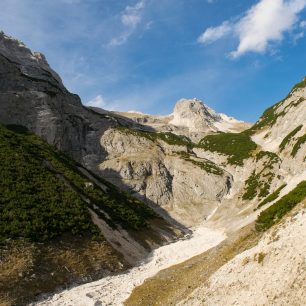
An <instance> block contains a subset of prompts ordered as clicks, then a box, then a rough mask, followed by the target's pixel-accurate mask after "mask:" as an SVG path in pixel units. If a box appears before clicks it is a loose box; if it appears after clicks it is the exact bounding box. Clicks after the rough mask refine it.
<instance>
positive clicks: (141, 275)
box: [36, 226, 226, 306]
mask: <svg viewBox="0 0 306 306" xmlns="http://www.w3.org/2000/svg"><path fill="white" fill-rule="evenodd" d="M225 238H226V236H225V234H224V232H223V231H221V230H220V231H217V230H212V229H209V228H207V227H204V226H202V227H198V228H197V229H195V230H194V232H193V235H192V237H190V238H189V239H186V240H179V241H177V242H175V243H172V244H169V245H165V246H163V247H161V248H159V249H156V250H155V251H153V252H152V255H151V256H150V258H149V259H148V260H147V262H145V263H143V264H142V265H140V266H138V267H135V268H132V269H130V270H128V271H127V272H126V273H124V274H119V275H115V276H109V277H106V278H103V279H101V280H99V281H96V282H93V283H88V284H85V285H82V286H78V287H75V288H72V289H70V290H66V291H63V292H61V293H58V294H56V295H54V296H53V297H50V298H49V299H48V300H46V301H42V302H40V303H37V304H36V305H61V306H64V305H67V306H68V305H74V306H84V305H86V306H90V305H95V306H97V305H122V304H123V302H124V301H125V300H126V299H127V298H128V297H129V296H130V294H131V293H132V291H133V289H134V288H135V287H137V286H140V285H141V284H142V283H143V282H144V281H145V280H146V279H148V278H150V277H152V276H154V275H155V274H156V273H158V272H159V271H161V270H163V269H166V268H168V267H171V266H173V265H176V264H179V263H182V262H184V261H185V260H188V259H189V258H191V257H193V256H196V255H199V254H201V253H203V252H205V251H207V250H208V249H211V248H213V247H214V246H216V245H218V244H219V243H220V242H221V241H223V240H224V239H225Z"/></svg>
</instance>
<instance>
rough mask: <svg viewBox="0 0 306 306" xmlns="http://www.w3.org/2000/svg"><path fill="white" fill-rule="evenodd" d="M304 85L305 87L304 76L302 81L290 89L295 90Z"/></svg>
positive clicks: (305, 80)
mask: <svg viewBox="0 0 306 306" xmlns="http://www.w3.org/2000/svg"><path fill="white" fill-rule="evenodd" d="M304 87H306V77H305V78H304V79H303V81H301V82H300V83H297V84H296V85H294V87H293V88H292V90H291V91H295V90H297V89H300V88H304Z"/></svg>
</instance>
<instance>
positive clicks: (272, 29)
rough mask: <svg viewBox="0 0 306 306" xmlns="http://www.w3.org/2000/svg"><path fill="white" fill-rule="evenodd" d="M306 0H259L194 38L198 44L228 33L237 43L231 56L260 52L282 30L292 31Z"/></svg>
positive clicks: (278, 40) (281, 32)
mask: <svg viewBox="0 0 306 306" xmlns="http://www.w3.org/2000/svg"><path fill="white" fill-rule="evenodd" d="M305 6H306V0H287V1H286V0H261V1H259V2H258V3H257V4H256V5H254V6H252V7H251V8H250V9H249V10H248V11H247V12H245V13H244V15H243V16H242V18H240V19H238V20H237V21H235V22H233V21H225V22H223V23H222V24H221V25H220V26H217V27H210V28H208V29H206V30H205V31H204V33H203V34H202V35H201V36H200V37H199V38H198V42H199V43H204V44H207V43H211V42H214V41H216V40H218V39H221V38H222V37H224V36H226V35H228V34H231V35H233V36H235V37H237V38H238V40H239V43H238V46H237V48H236V50H234V51H233V52H231V56H232V57H233V58H237V57H239V56H241V55H243V54H245V53H247V52H257V53H264V52H266V51H267V49H268V47H269V46H270V44H271V43H273V42H280V41H282V40H283V38H284V33H286V32H288V31H290V30H292V29H293V28H294V26H295V25H296V24H297V22H298V20H299V13H300V12H301V11H302V10H303V9H304V8H305Z"/></svg>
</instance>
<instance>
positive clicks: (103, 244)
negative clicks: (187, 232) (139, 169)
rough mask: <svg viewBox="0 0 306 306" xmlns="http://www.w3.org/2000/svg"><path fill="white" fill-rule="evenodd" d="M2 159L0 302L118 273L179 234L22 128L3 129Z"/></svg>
mask: <svg viewBox="0 0 306 306" xmlns="http://www.w3.org/2000/svg"><path fill="white" fill-rule="evenodd" d="M0 157H1V173H0V186H1V188H0V256H1V262H0V266H1V271H5V272H4V273H1V276H0V301H2V299H4V297H6V298H7V303H8V304H10V303H9V301H14V300H15V302H16V303H21V301H23V300H26V299H28V298H33V297H35V295H37V294H39V293H42V292H48V291H53V290H54V289H55V288H57V287H59V286H63V285H67V284H70V283H72V282H74V281H78V282H84V281H88V280H92V279H94V278H98V277H102V276H104V275H107V274H109V272H113V271H118V270H122V269H123V268H126V267H127V266H128V265H129V264H135V262H137V261H138V260H140V259H143V258H144V257H145V256H146V255H147V254H148V253H149V252H150V250H151V249H152V248H154V247H157V246H159V245H162V244H164V243H165V242H168V241H169V240H173V239H174V238H175V237H176V235H177V234H178V233H179V230H176V229H175V228H173V227H171V226H170V225H169V224H167V222H165V221H164V220H163V219H161V218H159V217H158V216H157V215H156V214H155V213H154V212H153V211H152V210H151V209H150V208H148V207H147V206H146V205H145V204H143V203H142V202H140V201H138V200H136V199H134V198H132V197H130V196H129V195H128V194H125V193H124V192H121V191H119V190H118V189H117V188H116V187H114V186H113V185H112V184H110V183H108V182H107V181H105V180H103V179H101V178H99V177H97V176H95V175H94V174H93V173H91V172H89V171H88V170H87V169H85V168H84V167H83V166H81V165H80V164H77V163H76V162H74V161H73V160H71V159H70V158H68V157H67V156H65V155H64V154H63V153H61V152H59V151H57V150H56V149H55V148H54V147H52V146H50V145H48V144H47V143H45V142H44V141H43V140H41V139H40V138H39V137H37V136H35V135H33V134H31V133H29V132H28V131H27V130H26V129H25V128H24V127H21V126H16V125H14V126H8V127H7V128H6V127H4V126H0ZM17 250H19V253H18V251H17ZM42 253H44V254H45V256H43V257H42V258H41V254H42ZM88 256H89V258H87V257H88ZM50 275H51V276H52V278H51V279H50ZM3 303H4V302H3Z"/></svg>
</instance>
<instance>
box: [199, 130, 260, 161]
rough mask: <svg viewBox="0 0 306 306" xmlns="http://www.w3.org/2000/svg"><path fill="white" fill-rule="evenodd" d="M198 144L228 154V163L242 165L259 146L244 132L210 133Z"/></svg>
mask: <svg viewBox="0 0 306 306" xmlns="http://www.w3.org/2000/svg"><path fill="white" fill-rule="evenodd" d="M198 146H199V147H200V148H203V149H205V150H208V151H211V152H219V153H222V154H225V155H228V156H229V157H228V159H227V161H228V163H230V164H231V165H239V166H242V165H243V161H244V159H246V158H248V157H250V156H251V154H252V152H253V151H254V150H255V149H256V148H257V146H256V144H255V143H254V142H253V141H252V140H251V138H250V136H249V135H248V134H246V133H244V132H243V133H239V134H235V133H220V134H216V135H208V136H206V137H204V138H203V139H202V140H201V141H200V142H199V145H198Z"/></svg>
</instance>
